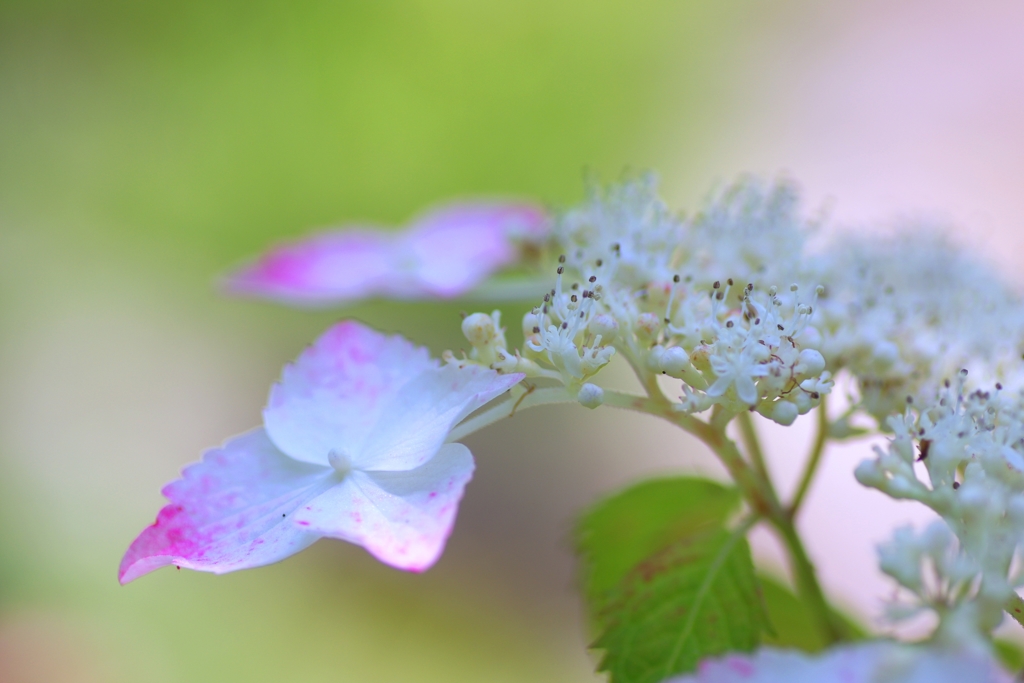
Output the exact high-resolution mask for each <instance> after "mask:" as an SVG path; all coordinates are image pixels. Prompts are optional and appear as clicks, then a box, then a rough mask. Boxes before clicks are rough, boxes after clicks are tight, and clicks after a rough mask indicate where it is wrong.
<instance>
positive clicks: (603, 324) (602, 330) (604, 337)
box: [587, 313, 619, 344]
mask: <svg viewBox="0 0 1024 683" xmlns="http://www.w3.org/2000/svg"><path fill="white" fill-rule="evenodd" d="M587 330H588V331H589V332H590V333H591V334H594V335H598V334H599V335H601V341H603V342H604V343H605V344H611V343H612V342H613V341H615V337H616V336H618V334H619V322H618V321H617V320H616V319H615V318H614V316H611V315H609V314H607V313H599V314H598V315H595V316H594V317H593V318H592V319H591V321H590V322H589V323H587Z"/></svg>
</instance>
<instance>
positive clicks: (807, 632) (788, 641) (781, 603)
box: [758, 575, 867, 652]
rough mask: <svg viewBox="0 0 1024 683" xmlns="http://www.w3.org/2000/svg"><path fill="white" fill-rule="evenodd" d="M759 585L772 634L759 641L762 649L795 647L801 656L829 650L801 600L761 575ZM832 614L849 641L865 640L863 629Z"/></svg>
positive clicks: (841, 616)
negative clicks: (843, 627) (800, 652)
mask: <svg viewBox="0 0 1024 683" xmlns="http://www.w3.org/2000/svg"><path fill="white" fill-rule="evenodd" d="M758 582H759V583H760V585H761V596H762V598H763V599H764V606H765V608H766V609H767V610H768V618H769V620H770V621H771V625H772V628H773V631H774V633H766V634H765V635H764V636H763V637H762V639H761V641H762V645H773V646H775V647H795V648H798V649H800V650H803V651H804V652H820V651H822V650H824V649H825V648H826V647H827V646H828V643H826V642H825V639H824V637H823V636H822V634H821V632H820V631H819V630H818V627H817V625H816V624H815V620H814V617H813V616H812V614H811V612H810V611H809V610H808V609H807V606H806V604H805V603H804V602H803V601H802V600H800V598H798V597H797V596H796V595H795V594H794V593H793V592H792V591H791V590H790V589H789V588H787V587H786V586H784V585H783V584H781V583H779V582H778V581H777V580H776V579H773V578H771V577H768V576H764V575H760V576H759V577H758ZM833 613H834V614H835V615H836V617H838V619H839V620H840V621H841V622H842V623H843V624H844V625H845V626H846V633H847V634H849V635H850V637H851V638H853V639H854V640H860V639H862V638H866V637H867V635H866V633H867V632H866V631H865V630H864V628H863V627H862V626H860V625H859V624H857V623H856V622H855V621H853V620H852V619H850V618H849V617H848V616H846V615H845V614H842V613H841V612H838V611H836V610H833Z"/></svg>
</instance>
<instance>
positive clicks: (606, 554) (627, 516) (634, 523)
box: [576, 477, 740, 611]
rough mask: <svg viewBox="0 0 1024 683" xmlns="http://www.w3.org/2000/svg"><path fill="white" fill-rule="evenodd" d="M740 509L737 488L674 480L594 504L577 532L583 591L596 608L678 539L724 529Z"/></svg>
mask: <svg viewBox="0 0 1024 683" xmlns="http://www.w3.org/2000/svg"><path fill="white" fill-rule="evenodd" d="M739 504H740V494H739V492H737V491H736V490H735V489H733V488H729V487H726V486H722V485H721V484H718V483H716V482H713V481H708V480H706V479H697V478H693V477H673V478H670V479H652V480H650V481H645V482H642V483H640V484H637V485H635V486H632V487H630V488H628V489H626V490H625V491H623V492H622V493H619V494H617V495H614V496H612V497H610V498H607V499H605V500H604V501H602V502H600V503H598V504H597V505H595V506H594V507H593V508H591V509H590V511H588V512H587V513H586V514H585V515H584V516H583V517H582V518H581V519H580V522H579V524H578V525H577V527H576V547H577V552H578V553H579V554H580V556H581V558H582V559H583V574H584V576H583V584H584V590H585V592H586V595H587V599H588V600H589V601H590V602H591V605H592V607H594V606H595V605H594V603H595V602H596V603H600V602H601V601H602V596H603V595H604V594H605V593H606V592H607V591H608V590H610V589H611V588H613V587H614V586H615V585H616V584H617V583H618V582H619V581H620V580H621V579H622V578H623V577H624V576H625V575H626V574H627V573H628V572H629V571H630V570H631V569H632V568H633V567H635V566H636V565H637V564H638V563H640V562H641V561H643V560H644V559H645V558H646V557H648V556H649V555H652V554H654V553H656V552H657V551H659V550H661V549H662V548H664V547H666V546H667V545H669V544H670V543H672V542H673V541H675V540H676V539H679V538H685V537H687V536H692V535H693V534H695V533H697V532H699V531H701V530H705V529H708V528H721V527H722V526H723V525H724V523H725V520H726V518H727V517H728V516H729V515H730V514H731V513H732V512H733V511H735V510H736V508H738V507H739ZM595 611H596V610H595Z"/></svg>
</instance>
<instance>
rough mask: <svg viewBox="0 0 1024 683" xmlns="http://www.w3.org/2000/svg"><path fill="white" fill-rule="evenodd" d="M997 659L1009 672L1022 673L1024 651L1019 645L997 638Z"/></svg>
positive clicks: (994, 642)
mask: <svg viewBox="0 0 1024 683" xmlns="http://www.w3.org/2000/svg"><path fill="white" fill-rule="evenodd" d="M992 644H993V645H994V646H995V649H996V657H998V658H999V661H1000V662H1002V663H1003V666H1004V667H1006V668H1007V669H1008V670H1009V671H1020V670H1021V668H1024V650H1022V649H1021V646H1020V645H1019V644H1018V643H1015V642H1013V641H1011V640H1007V639H1005V638H996V639H995V640H994V641H993V643H992Z"/></svg>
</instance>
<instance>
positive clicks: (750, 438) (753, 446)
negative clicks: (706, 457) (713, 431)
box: [736, 412, 778, 499]
mask: <svg viewBox="0 0 1024 683" xmlns="http://www.w3.org/2000/svg"><path fill="white" fill-rule="evenodd" d="M736 419H737V420H738V421H739V423H740V438H741V439H742V440H743V448H744V449H745V450H746V452H747V456H749V457H750V462H751V463H752V464H753V465H754V469H755V470H757V474H758V476H760V477H761V479H763V480H764V482H765V484H766V485H767V487H768V488H769V489H770V490H771V492H772V496H773V497H775V498H776V499H778V494H777V493H776V492H775V485H774V484H773V483H772V476H771V474H769V473H768V464H767V463H766V462H765V459H764V451H763V450H762V448H761V440H760V439H758V438H757V430H755V429H754V420H753V419H751V417H750V413H749V412H743V413H740V414H739V415H737V416H736Z"/></svg>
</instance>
